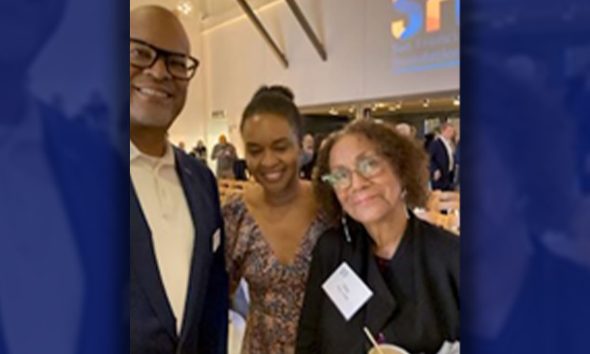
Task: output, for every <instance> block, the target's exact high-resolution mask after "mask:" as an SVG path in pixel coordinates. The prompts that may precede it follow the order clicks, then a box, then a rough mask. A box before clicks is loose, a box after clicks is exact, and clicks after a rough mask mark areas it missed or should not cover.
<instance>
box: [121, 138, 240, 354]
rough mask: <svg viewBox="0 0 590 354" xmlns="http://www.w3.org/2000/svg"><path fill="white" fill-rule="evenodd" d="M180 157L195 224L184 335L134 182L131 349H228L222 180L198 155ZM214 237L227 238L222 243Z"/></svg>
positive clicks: (152, 352)
mask: <svg viewBox="0 0 590 354" xmlns="http://www.w3.org/2000/svg"><path fill="white" fill-rule="evenodd" d="M175 157H176V170H177V173H178V175H179V179H180V181H181V183H182V187H183V189H184V194H185V196H186V199H187V202H188V205H189V208H190V212H191V215H192V218H193V223H194V227H195V240H194V249H193V252H194V253H193V260H192V265H191V271H190V280H189V289H188V294H187V299H186V307H185V318H184V320H183V319H180V320H182V321H183V322H182V329H181V333H180V335H178V334H177V331H176V318H175V317H174V314H173V312H172V309H171V306H170V304H169V301H168V298H167V296H166V292H165V289H164V286H163V283H162V279H161V277H160V272H159V270H158V266H157V262H156V259H155V255H154V249H153V244H152V239H151V234H150V230H149V227H148V224H147V222H146V219H145V216H144V214H143V212H142V209H141V205H140V203H139V200H138V198H137V195H136V194H135V190H134V188H133V186H131V188H130V202H129V203H130V205H129V207H130V221H131V239H130V242H131V259H130V263H131V264H130V272H131V286H130V292H131V293H130V307H131V308H130V316H131V319H130V320H131V329H130V336H131V353H132V354H175V353H183V354H184V353H186V354H189V353H190V354H196V353H198V354H209V353H210V354H225V353H226V347H227V344H226V341H227V325H228V323H227V320H228V278H227V274H226V271H225V262H224V251H223V249H224V242H223V239H224V237H223V236H224V231H223V222H222V219H221V212H220V208H219V196H218V191H217V183H216V180H215V178H214V177H213V174H212V173H211V172H210V171H209V169H207V168H206V167H204V166H203V165H202V164H201V163H200V162H198V161H197V160H196V159H194V158H192V157H190V156H188V155H186V154H185V153H183V152H181V151H179V150H178V149H175ZM131 184H132V183H131ZM215 234H217V236H214V235H215ZM214 238H217V239H218V240H219V241H221V242H219V243H217V244H216V241H217V240H214ZM215 246H217V247H215Z"/></svg>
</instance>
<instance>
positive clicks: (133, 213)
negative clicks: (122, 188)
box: [129, 181, 177, 338]
mask: <svg viewBox="0 0 590 354" xmlns="http://www.w3.org/2000/svg"><path fill="white" fill-rule="evenodd" d="M129 191H130V200H129V211H130V215H129V218H130V220H129V221H130V223H131V240H130V243H131V267H132V271H133V269H134V270H135V274H136V276H137V278H138V279H139V283H140V284H141V287H142V288H143V289H144V291H145V294H146V295H147V297H148V299H149V301H150V303H151V305H152V307H153V308H154V311H155V312H156V316H157V317H158V318H159V319H160V321H161V322H162V324H163V325H164V327H165V328H166V330H167V331H168V333H169V334H170V335H171V336H172V338H177V334H176V325H175V319H174V314H173V313H172V308H171V306H170V303H169V302H168V297H167V296H166V292H165V291H164V285H163V282H162V279H161V277H160V270H159V269H158V266H157V264H156V255H155V253H154V246H153V243H152V237H151V231H150V229H149V226H148V224H147V221H146V219H145V216H144V214H143V212H142V210H141V206H140V204H139V200H138V198H137V195H136V193H135V188H133V183H132V182H131V181H130V188H129Z"/></svg>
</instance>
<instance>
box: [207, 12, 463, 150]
mask: <svg viewBox="0 0 590 354" xmlns="http://www.w3.org/2000/svg"><path fill="white" fill-rule="evenodd" d="M297 3H298V4H299V5H300V6H301V8H302V10H303V12H304V14H305V15H306V17H307V18H308V20H309V21H310V23H311V26H312V27H313V28H314V29H315V31H316V33H319V36H320V40H321V41H322V42H323V43H324V45H325V48H326V51H327V53H328V61H327V62H323V61H322V60H321V59H320V57H319V55H318V54H317V52H316V51H315V49H314V48H313V46H312V44H311V42H310V41H309V40H308V39H307V37H306V35H305V33H304V32H303V30H302V28H301V26H300V25H299V24H298V23H297V21H296V19H295V17H294V15H293V14H292V12H291V11H290V9H289V8H288V6H287V5H286V4H285V3H284V2H283V1H278V2H275V3H273V4H272V5H270V6H266V7H264V8H262V9H260V10H259V11H257V15H258V16H259V18H260V19H261V21H262V22H263V24H264V25H265V27H266V28H267V29H268V31H269V32H270V33H271V36H272V37H273V38H274V39H275V41H277V42H278V45H279V47H281V48H282V50H283V52H284V53H285V55H286V56H287V58H288V60H289V62H290V66H289V68H288V69H285V68H284V67H283V66H282V65H281V64H280V62H279V60H278V59H277V58H276V57H275V55H274V54H273V52H272V51H271V49H270V47H269V46H268V45H266V43H265V42H264V41H263V39H262V36H261V35H260V34H259V33H258V32H257V31H256V29H255V28H254V26H253V24H252V23H251V22H250V21H249V20H248V19H247V18H246V17H245V16H241V17H239V18H237V19H234V20H232V21H230V22H228V23H226V24H223V25H220V26H217V27H214V28H212V29H210V30H207V31H205V32H203V38H202V41H203V46H204V54H205V57H204V62H205V64H204V66H205V68H206V71H207V81H206V89H205V91H206V92H207V108H208V111H209V113H210V112H211V111H213V110H226V111H227V113H228V126H229V127H228V130H229V133H230V134H229V136H230V139H231V140H232V141H234V142H236V143H237V144H236V145H237V147H238V149H239V150H241V145H242V144H241V140H240V138H239V132H238V131H237V129H236V128H237V125H238V122H239V119H240V115H241V112H242V110H243V108H244V106H245V105H246V103H247V102H248V100H249V99H250V97H251V96H252V94H253V93H254V92H255V90H256V89H257V88H258V87H259V86H260V85H263V84H273V83H281V84H284V85H287V86H289V87H291V88H292V89H293V91H294V93H295V95H296V101H297V103H298V104H299V105H302V106H303V105H314V104H322V103H333V102H342V101H351V100H361V99H373V98H380V97H391V96H401V95H408V94H417V93H425V92H435V91H443V90H456V89H458V88H459V69H458V67H454V68H450V69H443V70H435V71H430V72H427V73H413V74H404V75H398V74H394V73H393V70H392V60H393V49H392V47H393V46H394V45H395V42H394V38H393V37H392V35H391V33H390V25H391V21H392V20H393V19H394V18H395V16H396V14H395V12H394V10H393V8H392V6H391V0H299V1H297ZM397 16H398V17H397V18H399V15H397ZM452 30H454V31H456V33H457V34H458V28H456V29H452ZM457 54H458V48H457ZM209 133H210V134H209V138H210V140H211V139H213V138H214V135H216V134H217V133H218V132H214V133H213V132H209Z"/></svg>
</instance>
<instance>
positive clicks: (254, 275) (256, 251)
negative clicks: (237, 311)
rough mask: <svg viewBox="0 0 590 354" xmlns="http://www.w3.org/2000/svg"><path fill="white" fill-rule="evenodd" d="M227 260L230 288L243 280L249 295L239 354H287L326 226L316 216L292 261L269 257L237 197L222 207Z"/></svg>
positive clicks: (252, 218)
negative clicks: (315, 254) (312, 258)
mask: <svg viewBox="0 0 590 354" xmlns="http://www.w3.org/2000/svg"><path fill="white" fill-rule="evenodd" d="M223 216H224V220H225V228H226V238H227V241H226V250H225V255H226V262H227V269H228V273H229V277H230V286H231V288H232V289H233V288H235V287H236V286H237V284H238V282H239V281H240V279H241V278H242V277H243V278H244V279H245V280H246V282H247V283H248V288H249V291H250V294H249V295H250V309H249V314H248V320H247V324H246V333H245V334H244V341H243V344H242V354H264V353H269V354H271V353H272V354H292V353H294V351H295V339H296V336H297V325H298V323H299V315H300V312H301V306H302V305H303V296H304V293H305V285H306V282H307V276H308V273H309V266H310V263H311V252H312V250H313V248H314V246H315V244H316V241H317V239H318V237H319V236H320V235H321V234H322V233H323V232H324V231H325V230H326V228H327V224H326V223H325V221H324V219H323V218H322V217H321V216H319V215H318V216H317V217H316V219H315V220H314V221H313V222H312V223H311V225H310V226H309V228H308V230H307V232H306V234H305V236H304V237H303V239H302V240H301V243H300V246H299V250H298V251H297V252H296V255H295V258H294V260H293V261H292V262H291V263H289V264H283V263H281V262H280V261H279V260H278V259H277V258H276V256H275V255H274V253H273V251H272V249H271V248H270V245H269V244H268V242H267V241H266V240H265V239H264V237H263V235H262V232H261V230H260V228H259V227H258V225H257V224H256V221H255V220H254V217H253V216H252V215H251V214H250V213H249V211H248V209H247V207H246V204H245V202H244V200H243V197H242V196H234V197H232V198H230V199H229V200H228V202H227V203H226V204H225V205H224V207H223Z"/></svg>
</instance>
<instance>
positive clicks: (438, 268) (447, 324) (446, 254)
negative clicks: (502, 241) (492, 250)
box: [295, 215, 460, 354]
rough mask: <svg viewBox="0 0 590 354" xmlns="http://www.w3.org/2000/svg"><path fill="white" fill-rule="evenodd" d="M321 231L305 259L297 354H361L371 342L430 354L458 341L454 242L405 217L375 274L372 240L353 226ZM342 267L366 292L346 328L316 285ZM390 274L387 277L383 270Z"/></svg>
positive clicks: (456, 240)
mask: <svg viewBox="0 0 590 354" xmlns="http://www.w3.org/2000/svg"><path fill="white" fill-rule="evenodd" d="M349 225H350V233H351V236H352V240H351V242H347V241H346V239H345V237H344V235H343V232H342V230H340V229H331V230H328V231H327V232H326V233H325V234H324V235H322V236H321V237H320V239H319V240H318V244H317V246H316V248H315V250H314V253H313V259H312V264H311V269H310V273H309V280H308V283H307V289H306V293H305V299H304V304H303V310H302V313H301V319H300V322H299V330H298V336H297V346H296V351H295V352H296V353H297V354H320V353H321V354H365V353H367V352H368V351H369V349H370V347H371V345H370V343H369V341H368V340H367V338H366V336H365V333H364V332H363V327H364V326H366V327H368V328H369V330H370V331H371V333H373V334H374V335H375V336H376V337H377V338H378V339H379V338H381V339H382V340H383V341H384V342H387V343H393V344H396V345H399V346H401V347H403V348H405V349H406V350H408V351H409V352H410V353H427V354H428V353H436V352H437V351H438V349H439V348H440V347H441V346H442V344H443V342H444V341H447V340H448V341H455V340H459V262H460V259H459V238H458V237H457V236H454V235H451V234H449V233H448V232H446V231H444V230H442V229H439V228H437V227H435V226H433V225H430V224H428V223H425V222H423V221H421V220H419V219H417V218H416V217H415V216H413V215H411V217H410V219H409V220H408V226H407V228H406V231H405V233H404V235H403V238H402V241H401V242H400V245H399V247H398V250H397V251H396V254H395V256H394V257H393V259H392V260H391V261H390V262H389V263H390V264H389V265H387V268H386V270H384V271H383V273H382V271H381V270H380V268H379V265H378V263H377V260H376V258H375V256H374V255H373V252H372V247H371V245H372V241H371V239H370V236H369V235H368V234H367V233H366V231H365V230H364V228H363V227H362V226H361V225H358V224H353V223H349ZM343 262H346V263H347V264H348V265H349V266H350V267H351V268H352V269H353V270H354V271H355V273H356V274H357V275H358V276H359V277H360V278H361V279H363V281H364V282H365V284H367V286H368V287H369V288H370V289H371V290H372V291H373V296H372V297H371V298H370V299H369V301H368V302H367V303H366V304H365V305H363V307H361V309H360V310H359V311H358V312H357V313H356V314H354V316H353V317H352V318H351V319H350V320H349V321H346V320H345V318H344V316H342V314H341V313H340V311H339V310H338V309H337V307H336V306H335V305H334V303H333V302H332V301H331V300H330V298H329V297H328V295H327V294H326V293H325V292H324V290H323V289H322V284H323V283H324V282H325V281H326V279H327V278H329V277H330V276H331V275H332V273H333V272H334V271H335V270H336V269H337V268H338V267H339V266H340V265H341V264H342V263H343ZM390 267H391V270H390Z"/></svg>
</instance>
